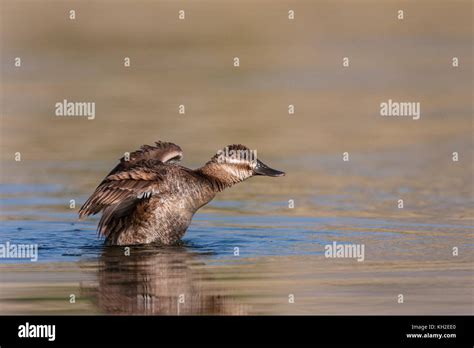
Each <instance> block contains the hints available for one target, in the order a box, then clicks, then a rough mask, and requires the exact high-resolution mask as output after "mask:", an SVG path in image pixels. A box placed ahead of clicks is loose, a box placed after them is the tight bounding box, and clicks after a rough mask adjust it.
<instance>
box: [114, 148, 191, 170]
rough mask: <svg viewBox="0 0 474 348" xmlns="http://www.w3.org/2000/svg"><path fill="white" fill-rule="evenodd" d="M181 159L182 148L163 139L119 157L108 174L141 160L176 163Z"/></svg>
mask: <svg viewBox="0 0 474 348" xmlns="http://www.w3.org/2000/svg"><path fill="white" fill-rule="evenodd" d="M182 159H183V150H182V149H181V148H180V147H179V146H178V145H176V144H173V143H168V142H164V141H157V142H155V146H152V145H142V146H141V147H140V149H138V150H136V151H134V152H131V153H130V154H129V156H124V157H122V158H121V159H120V163H119V164H117V166H116V167H115V168H114V169H112V171H111V172H110V173H109V175H111V174H114V173H118V172H121V171H124V170H126V169H128V168H131V167H133V166H136V165H137V164H138V163H140V162H143V161H150V160H153V161H160V162H163V163H168V164H171V163H178V162H179V161H181V160H182Z"/></svg>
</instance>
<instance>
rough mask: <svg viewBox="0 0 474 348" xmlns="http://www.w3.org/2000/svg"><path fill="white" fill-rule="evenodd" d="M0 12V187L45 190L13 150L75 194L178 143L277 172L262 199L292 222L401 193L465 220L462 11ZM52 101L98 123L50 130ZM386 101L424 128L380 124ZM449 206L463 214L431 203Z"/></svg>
mask: <svg viewBox="0 0 474 348" xmlns="http://www.w3.org/2000/svg"><path fill="white" fill-rule="evenodd" d="M71 9H74V10H75V11H76V19H75V20H74V21H71V20H69V18H68V15H69V10H71ZM181 9H184V10H185V14H186V19H185V20H179V19H178V11H179V10H181ZM289 9H292V10H294V11H295V20H293V21H290V20H288V10H289ZM399 9H403V10H404V15H405V19H404V20H402V21H400V20H398V19H397V11H398V10H399ZM1 13H2V15H1V20H2V25H1V29H2V30H1V42H2V52H1V57H2V59H1V61H2V67H1V68H2V100H1V116H2V121H1V135H2V137H1V148H2V150H1V158H2V163H3V166H2V167H3V171H2V172H3V177H4V181H7V182H18V181H19V182H25V181H26V182H35V181H38V180H41V179H40V178H41V177H42V178H43V180H51V179H52V177H51V175H53V174H52V173H51V171H50V170H49V169H47V170H44V171H43V172H42V171H41V170H40V169H38V168H37V167H35V168H36V169H33V170H17V169H18V168H16V167H15V163H13V156H14V153H15V152H17V151H19V152H21V153H22V159H23V165H27V163H35V161H39V160H41V161H47V160H53V161H56V162H55V163H65V162H68V163H76V162H77V163H80V164H78V167H79V169H78V168H76V167H74V168H73V169H72V170H70V172H73V173H76V174H77V171H78V170H82V172H81V175H80V178H76V179H77V181H76V182H74V184H73V186H76V187H80V189H79V190H80V193H82V194H84V192H88V191H90V189H91V186H93V185H94V183H97V180H98V177H97V175H99V176H100V175H102V172H101V171H100V172H99V173H100V174H93V173H92V172H91V170H92V169H91V168H92V167H93V166H96V165H97V163H99V166H100V170H106V168H109V167H111V166H112V165H113V163H115V161H116V160H117V158H119V157H120V156H121V155H122V154H123V152H125V151H132V150H134V149H136V148H137V147H138V146H139V145H141V144H144V143H152V142H153V141H154V140H158V139H161V140H168V141H173V142H176V143H177V144H179V145H181V146H182V147H183V149H184V151H185V160H184V164H185V165H188V166H191V167H197V166H200V165H202V164H203V163H205V161H206V160H207V159H208V158H209V157H210V156H211V155H212V154H213V153H215V151H216V150H217V149H219V148H222V147H223V146H225V145H227V144H232V143H243V144H245V145H247V146H249V147H250V148H252V149H257V150H258V153H259V155H260V156H261V158H262V159H264V160H266V161H267V162H269V164H270V165H272V166H274V167H276V168H280V169H282V170H285V171H287V172H288V173H289V174H290V175H288V176H287V177H286V178H284V179H283V180H284V181H281V183H282V184H281V186H279V187H276V188H275V187H272V190H277V191H279V192H280V193H282V194H284V195H293V196H294V195H300V196H301V197H304V196H305V195H307V198H306V200H307V202H306V203H307V204H300V205H299V208H300V209H301V206H308V205H310V204H313V205H314V204H315V203H314V202H313V201H311V200H312V199H313V196H314V195H315V194H334V193H337V192H344V191H346V190H347V189H348V188H351V189H352V191H353V193H354V194H358V195H359V196H360V197H358V198H357V201H359V203H358V204H362V203H361V202H362V201H364V200H365V198H364V197H370V192H373V191H377V192H380V191H381V190H382V191H383V190H385V191H389V192H392V193H393V194H395V195H396V194H397V193H396V190H398V189H399V188H400V187H403V186H410V187H415V188H416V191H417V194H418V195H417V197H411V200H412V201H415V200H417V201H418V203H420V204H419V208H422V209H419V210H418V213H421V211H422V210H423V209H424V210H423V211H424V213H426V212H427V211H428V208H431V209H432V210H431V216H439V212H444V213H446V214H448V215H449V216H450V217H452V218H454V217H455V218H461V219H464V218H466V217H467V216H468V215H469V211H468V210H467V208H466V207H465V204H464V203H465V201H466V200H469V199H470V198H471V197H472V180H471V176H472V161H471V160H470V159H472V97H473V95H472V67H471V65H472V52H471V45H472V31H471V25H472V2H471V1H417V2H412V1H87V2H83V1H43V2H38V1H9V0H1ZM236 56H237V57H239V58H240V67H239V68H234V67H233V58H234V57H236ZM454 56H455V57H458V58H459V63H460V66H459V67H457V68H453V67H452V65H451V60H452V57H454ZM15 57H21V58H22V67H21V68H15V67H14V65H13V63H14V58H15ZM124 57H130V58H131V67H129V68H126V67H124V66H123V59H124ZM343 57H349V59H350V67H347V68H344V67H343V66H342V59H343ZM63 99H67V100H68V101H93V102H95V103H96V118H95V120H87V119H86V118H83V117H80V118H73V117H69V118H67V117H56V116H55V115H54V111H55V109H54V105H55V103H56V102H58V101H62V100H63ZM388 99H392V100H394V101H414V102H420V103H421V119H420V120H418V121H413V120H411V119H410V118H384V117H381V116H380V115H379V104H380V103H381V102H383V101H387V100H388ZM180 104H184V105H185V107H186V114H185V115H180V114H179V113H178V106H179V105H180ZM289 104H294V105H295V108H296V112H295V114H294V115H288V111H287V110H288V105H289ZM345 151H347V152H349V153H350V155H351V162H350V163H351V164H350V167H349V168H352V169H351V170H352V171H351V170H348V166H347V163H343V162H342V153H343V152H345ZM453 151H457V152H459V153H460V159H461V160H460V162H459V163H456V165H453V162H452V161H451V154H452V152H453ZM25 161H26V162H27V163H25ZM79 161H86V162H79ZM87 161H89V162H87ZM92 161H95V162H94V163H95V164H93V162H92ZM12 163H13V164H12ZM84 163H85V164H84ZM11 165H13V168H11ZM39 166H40V167H41V166H42V165H41V164H40V165H39ZM23 168H26V167H23ZM32 171H33V173H32ZM68 173H69V172H68ZM378 179H380V180H382V181H383V183H380V182H379V180H378ZM67 180H71V178H70V177H68V176H67ZM84 180H85V181H86V183H83V185H84V186H80V185H82V184H81V183H80V182H82V181H84ZM301 183H306V185H301ZM252 185H264V184H261V183H252ZM369 186H371V188H369ZM251 187H252V188H251V189H250V190H249V192H253V191H254V187H255V186H251ZM265 187H266V188H268V187H269V186H265ZM315 190H316V191H315ZM424 191H426V192H429V193H430V195H429V196H427V197H421V196H420V195H419V193H420V192H424ZM231 192H233V191H231ZM249 192H248V191H245V193H244V194H245V195H247V194H249ZM229 194H232V193H229ZM409 194H410V193H406V195H409ZM431 194H435V196H432V195H431ZM236 195H238V193H236ZM446 196H448V197H451V198H452V199H453V200H458V198H462V202H461V203H462V204H461V206H459V207H454V208H453V205H452V204H446V205H445V206H443V207H438V208H436V207H433V206H432V205H433V202H434V201H435V200H436V199H442V198H443V197H446ZM378 198H381V197H380V195H379V196H378ZM382 199H383V197H382ZM423 200H424V201H425V202H424V203H423V202H421V201H423ZM387 204H392V198H390V203H387ZM453 204H454V203H453ZM429 205H431V207H428V206H429ZM435 205H436V204H435ZM380 208H381V206H377V207H369V206H367V207H364V208H362V209H360V210H358V211H357V212H355V214H356V215H360V214H361V211H363V214H369V215H370V214H371V213H370V210H372V213H374V212H375V211H378V212H382V210H380ZM328 209H329V208H328V207H325V206H318V207H317V211H319V212H324V211H327V210H328ZM436 209H437V210H436ZM446 209H447V210H449V209H453V211H451V212H447V211H446ZM329 210H330V209H329ZM297 212H298V211H296V213H297ZM299 212H300V213H304V214H307V213H311V214H313V210H311V211H301V210H300V211H299ZM346 213H347V214H350V212H346ZM382 214H387V211H386V210H384V211H383V213H382ZM397 214H398V213H397ZM411 214H416V213H414V212H413V211H412V213H411Z"/></svg>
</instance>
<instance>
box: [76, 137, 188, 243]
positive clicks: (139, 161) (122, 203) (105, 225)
mask: <svg viewBox="0 0 474 348" xmlns="http://www.w3.org/2000/svg"><path fill="white" fill-rule="evenodd" d="M182 157H183V152H182V150H181V148H180V147H179V146H177V145H175V144H172V143H164V142H157V143H156V146H149V145H143V146H142V147H141V148H140V149H139V150H137V151H135V152H132V153H131V154H130V158H129V160H128V161H127V160H126V158H125V157H124V158H122V159H121V160H120V163H119V164H118V165H117V166H116V167H115V168H114V169H113V170H112V171H111V172H110V173H109V174H108V175H107V177H106V178H105V179H104V180H103V181H102V182H101V183H100V185H99V186H98V187H97V188H96V189H95V191H94V193H93V194H92V195H91V196H90V197H89V199H88V200H87V201H86V202H85V203H84V205H83V206H82V207H81V209H80V210H79V217H80V218H83V217H85V216H89V215H94V214H97V213H99V212H101V211H102V212H103V214H102V218H101V220H100V222H99V226H98V231H99V233H100V234H103V235H104V236H107V235H109V234H110V232H111V231H112V229H113V228H115V224H117V223H119V222H120V218H122V217H125V216H127V215H129V214H130V213H131V212H132V211H133V209H135V207H136V206H137V204H139V203H140V202H142V201H145V200H147V199H149V198H150V197H151V196H152V195H155V194H159V193H160V189H159V186H160V183H161V182H162V181H163V177H164V171H165V170H166V168H165V167H166V166H164V165H163V163H167V164H170V163H176V162H178V161H179V160H180V159H181V158H182Z"/></svg>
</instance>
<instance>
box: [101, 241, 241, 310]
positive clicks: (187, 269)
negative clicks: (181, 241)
mask: <svg viewBox="0 0 474 348" xmlns="http://www.w3.org/2000/svg"><path fill="white" fill-rule="evenodd" d="M201 257H202V256H201ZM205 266H206V265H205V264H204V263H203V262H202V261H199V259H198V255H197V254H193V253H191V252H189V251H188V250H187V248H186V247H159V248H156V247H155V248H153V247H152V246H148V247H143V246H142V247H139V246H133V247H129V254H128V253H127V249H125V248H124V247H107V248H105V249H104V251H103V253H102V255H101V257H100V259H99V269H98V286H97V288H96V289H93V290H92V292H94V293H95V294H93V297H94V298H95V299H96V303H97V306H98V307H99V309H100V311H102V312H105V313H108V314H128V315H130V314H170V315H191V314H224V315H233V314H245V308H244V306H242V305H239V304H237V303H235V302H234V301H233V300H232V299H231V298H229V297H226V296H221V295H219V292H218V289H216V287H215V286H214V285H215V284H214V285H213V283H212V282H213V278H212V275H211V274H210V272H209V270H206V269H205ZM205 284H208V286H205ZM209 284H211V286H209ZM211 288H212V289H211Z"/></svg>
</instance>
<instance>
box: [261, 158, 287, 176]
mask: <svg viewBox="0 0 474 348" xmlns="http://www.w3.org/2000/svg"><path fill="white" fill-rule="evenodd" d="M253 171H254V173H255V175H265V176H283V175H285V172H280V171H279V170H276V169H272V168H270V167H268V166H267V165H266V164H265V163H263V162H260V161H258V160H257V166H256V167H255V169H254V170H253Z"/></svg>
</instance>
